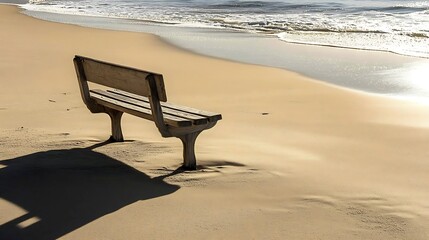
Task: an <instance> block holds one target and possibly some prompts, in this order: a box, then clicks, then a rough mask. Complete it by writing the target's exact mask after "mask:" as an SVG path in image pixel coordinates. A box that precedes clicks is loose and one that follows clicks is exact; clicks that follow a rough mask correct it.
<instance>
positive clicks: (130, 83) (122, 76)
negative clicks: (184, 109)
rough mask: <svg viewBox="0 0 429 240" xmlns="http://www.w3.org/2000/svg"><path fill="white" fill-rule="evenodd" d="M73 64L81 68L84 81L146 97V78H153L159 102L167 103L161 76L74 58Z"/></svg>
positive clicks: (147, 86)
mask: <svg viewBox="0 0 429 240" xmlns="http://www.w3.org/2000/svg"><path fill="white" fill-rule="evenodd" d="M75 62H76V63H77V64H78V65H79V66H81V67H82V68H83V71H84V73H85V78H86V81H90V82H94V83H98V84H101V85H104V86H108V87H112V88H119V89H122V90H124V91H127V92H131V93H134V94H139V95H142V96H146V97H148V96H149V95H150V89H149V85H148V84H147V81H148V79H147V78H148V76H153V79H154V81H155V84H156V88H157V93H158V97H159V100H160V101H164V102H165V101H167V95H166V92H165V86H164V80H163V77H162V75H161V74H157V73H152V72H147V71H143V70H139V69H134V68H130V67H125V66H120V65H116V64H112V63H107V62H103V61H99V60H95V59H91V58H86V57H81V56H76V57H75Z"/></svg>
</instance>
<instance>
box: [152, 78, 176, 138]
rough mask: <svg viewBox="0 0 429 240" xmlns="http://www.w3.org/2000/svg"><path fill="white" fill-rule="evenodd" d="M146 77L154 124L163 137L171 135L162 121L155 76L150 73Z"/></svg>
mask: <svg viewBox="0 0 429 240" xmlns="http://www.w3.org/2000/svg"><path fill="white" fill-rule="evenodd" d="M146 79H147V81H146V82H147V84H148V88H149V89H150V95H149V96H148V98H149V103H150V108H151V110H152V115H153V120H154V122H155V125H156V127H157V128H158V130H159V132H160V133H161V135H162V136H163V137H171V136H172V135H171V133H170V131H169V130H168V127H167V125H166V124H165V122H164V116H163V113H162V109H161V103H160V101H159V96H158V91H157V87H156V82H155V77H154V75H152V74H150V75H149V76H147V77H146Z"/></svg>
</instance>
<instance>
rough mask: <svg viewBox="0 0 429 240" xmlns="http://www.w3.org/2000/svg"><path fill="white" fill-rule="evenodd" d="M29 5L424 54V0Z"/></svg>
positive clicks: (428, 52)
mask: <svg viewBox="0 0 429 240" xmlns="http://www.w3.org/2000/svg"><path fill="white" fill-rule="evenodd" d="M22 7H24V8H25V9H27V10H30V11H44V12H51V13H60V14H71V15H83V16H99V17H110V18H123V19H133V20H140V21H145V22H148V23H157V24H165V25H175V26H178V27H194V28H201V27H204V28H206V27H208V28H220V29H233V30H237V31H243V32H251V33H256V34H262V35H271V36H275V37H277V38H278V39H279V40H281V41H285V42H291V43H302V44H311V45H323V46H333V47H342V48H354V49H365V50H376V51H386V52H393V53H397V54H402V55H409V56H416V57H423V58H429V1H415V0H401V1H399V0H398V1H396V0H371V1H370V0H343V1H339V0H329V1H322V0H303V1H299V0H259V1H250V0H248V1H241V0H30V2H29V3H28V4H24V5H22Z"/></svg>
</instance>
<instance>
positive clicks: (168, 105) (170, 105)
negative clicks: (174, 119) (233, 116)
mask: <svg viewBox="0 0 429 240" xmlns="http://www.w3.org/2000/svg"><path fill="white" fill-rule="evenodd" d="M107 91H108V92H112V93H117V94H120V95H123V96H126V97H130V98H134V99H136V100H140V101H144V102H149V99H148V98H146V97H143V96H139V95H136V94H133V93H129V92H126V91H122V90H119V89H113V90H107ZM161 106H162V107H164V108H169V109H172V110H177V111H182V112H186V113H190V114H194V115H199V116H202V117H206V118H207V119H208V120H209V122H216V121H219V120H221V119H222V115H221V114H219V113H213V112H208V111H203V110H199V109H195V108H191V107H186V106H181V105H177V104H173V103H168V102H161Z"/></svg>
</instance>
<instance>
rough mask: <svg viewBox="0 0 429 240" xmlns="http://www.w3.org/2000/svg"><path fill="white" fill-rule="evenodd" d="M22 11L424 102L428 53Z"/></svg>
mask: <svg viewBox="0 0 429 240" xmlns="http://www.w3.org/2000/svg"><path fill="white" fill-rule="evenodd" d="M23 13H24V14H26V15H29V16H32V17H36V18H39V19H42V20H48V21H53V22H62V23H68V24H74V25H78V26H86V27H95V28H100V29H110V30H119V31H131V32H147V33H151V34H155V35H158V36H160V37H161V38H162V39H164V41H166V42H168V43H170V44H173V45H175V46H178V47H180V48H183V49H185V50H187V51H191V52H194V53H197V54H202V55H205V56H211V57H216V58H220V59H225V60H230V61H236V62H241V63H248V64H255V65H261V66H268V67H275V68H280V69H285V70H290V71H293V72H297V73H299V74H302V75H304V76H308V77H310V78H314V79H318V80H320V81H324V82H327V83H330V84H334V85H337V86H340V87H345V88H348V89H352V90H357V91H362V92H367V93H375V94H380V95H384V96H389V97H395V98H401V99H411V100H413V101H419V102H422V103H425V104H427V103H429V87H428V86H427V85H426V83H425V78H424V76H425V75H426V74H427V69H429V59H425V58H418V57H410V56H404V55H398V54H395V53H389V52H382V51H370V50H359V49H348V48H336V47H328V46H317V45H307V44H297V43H287V42H284V41H281V40H279V39H277V38H274V37H271V36H260V35H255V34H251V33H245V32H235V31H228V30H225V29H206V28H190V27H178V26H168V25H159V24H155V25H151V24H148V23H144V22H141V21H134V20H130V19H115V18H105V17H92V16H91V17H89V16H77V15H66V14H55V13H46V12H33V11H27V10H25V11H23ZM249 49H252V51H249ZM398 73H399V74H398ZM403 73H407V74H406V75H405V74H403ZM408 73H409V74H408Z"/></svg>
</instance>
